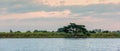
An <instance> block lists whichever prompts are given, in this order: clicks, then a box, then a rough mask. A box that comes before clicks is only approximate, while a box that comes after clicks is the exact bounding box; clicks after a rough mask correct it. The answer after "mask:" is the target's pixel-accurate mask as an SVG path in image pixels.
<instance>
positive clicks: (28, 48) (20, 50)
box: [0, 38, 120, 51]
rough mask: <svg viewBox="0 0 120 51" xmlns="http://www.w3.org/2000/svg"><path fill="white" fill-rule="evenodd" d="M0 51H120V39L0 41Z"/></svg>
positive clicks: (26, 39) (27, 39) (20, 39)
mask: <svg viewBox="0 0 120 51" xmlns="http://www.w3.org/2000/svg"><path fill="white" fill-rule="evenodd" d="M0 51H120V39H105V38H101V39H100V38H93V39H92V38H90V39H89V38H88V39H81V38H80V39H74V38H70V39H69V38H37V39H34V38H32V39H31V38H30V39H29V38H25V39H24V38H19V39H17V38H16V39H0Z"/></svg>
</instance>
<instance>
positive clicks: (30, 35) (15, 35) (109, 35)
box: [0, 32, 120, 38]
mask: <svg viewBox="0 0 120 51" xmlns="http://www.w3.org/2000/svg"><path fill="white" fill-rule="evenodd" d="M77 37H78V38H120V33H115V32H113V33H92V34H90V36H87V35H84V34H78V35H77ZM0 38H75V35H74V34H68V33H63V32H36V33H25V32H22V33H7V32H0Z"/></svg>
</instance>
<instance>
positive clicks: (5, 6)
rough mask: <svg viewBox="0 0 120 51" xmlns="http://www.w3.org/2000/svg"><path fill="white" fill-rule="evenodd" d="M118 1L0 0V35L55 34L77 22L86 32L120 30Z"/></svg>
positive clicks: (119, 1)
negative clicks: (24, 32)
mask: <svg viewBox="0 0 120 51" xmlns="http://www.w3.org/2000/svg"><path fill="white" fill-rule="evenodd" d="M119 5H120V0H1V1H0V32H7V31H9V30H10V29H11V30H13V31H17V30H20V31H27V30H35V29H38V30H48V31H56V30H57V29H58V28H60V27H63V26H66V25H68V24H69V23H71V22H72V23H76V24H80V25H85V26H86V28H87V29H88V30H92V29H104V30H120V20H119V19H120V6H119Z"/></svg>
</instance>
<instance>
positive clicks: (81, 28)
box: [58, 23, 88, 35]
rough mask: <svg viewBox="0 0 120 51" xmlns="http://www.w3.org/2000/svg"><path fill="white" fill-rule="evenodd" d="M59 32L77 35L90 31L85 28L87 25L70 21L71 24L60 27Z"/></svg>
mask: <svg viewBox="0 0 120 51" xmlns="http://www.w3.org/2000/svg"><path fill="white" fill-rule="evenodd" d="M58 32H65V33H70V34H75V35H77V34H78V33H81V34H88V31H87V29H86V28H85V25H77V24H75V23H70V25H67V26H64V27H63V28H59V29H58Z"/></svg>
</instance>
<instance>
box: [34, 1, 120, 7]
mask: <svg viewBox="0 0 120 51" xmlns="http://www.w3.org/2000/svg"><path fill="white" fill-rule="evenodd" d="M33 3H36V4H41V5H47V6H78V5H79V6H87V5H94V4H119V3H120V0H35V1H34V2H33Z"/></svg>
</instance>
